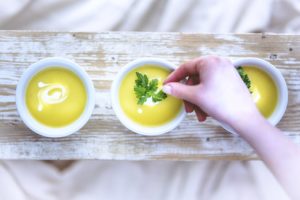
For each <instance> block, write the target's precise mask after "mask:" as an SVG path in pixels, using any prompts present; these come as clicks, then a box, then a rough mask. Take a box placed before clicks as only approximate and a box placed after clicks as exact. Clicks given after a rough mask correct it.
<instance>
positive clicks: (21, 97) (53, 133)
mask: <svg viewBox="0 0 300 200" xmlns="http://www.w3.org/2000/svg"><path fill="white" fill-rule="evenodd" d="M49 67H62V68H65V69H68V70H70V71H72V72H73V73H75V74H76V75H77V76H78V77H79V78H80V79H81V81H82V82H83V84H84V86H85V89H86V92H87V103H86V106H85V109H84V111H83V113H82V114H81V116H80V117H79V118H78V119H77V120H76V121H74V122H73V123H71V124H69V125H66V126H64V127H59V128H53V127H49V126H46V125H44V124H42V123H40V122H38V121H37V120H36V119H34V118H33V117H32V115H31V114H30V112H29V110H28V109H27V106H26V100H25V97H26V89H27V86H28V83H29V81H30V80H31V79H32V77H33V76H34V75H36V74H37V73H38V72H40V71H42V70H44V69H46V68H49ZM16 105H17V110H18V112H19V115H20V117H21V119H22V120H23V122H24V123H25V124H26V126H27V127H28V128H30V129H31V130H32V131H34V132H35V133H37V134H39V135H42V136H46V137H53V138H54V137H64V136H68V135H70V134H72V133H75V132H76V131H78V130H79V129H81V128H82V127H83V126H84V125H85V124H86V123H87V121H88V120H89V118H90V116H91V114H92V111H93V109H94V105H95V89H94V86H93V83H92V81H91V80H90V79H89V76H88V74H87V73H86V72H85V71H84V70H83V69H82V68H81V67H80V66H79V65H78V64H76V63H74V62H72V61H70V60H68V59H64V58H56V57H53V58H46V59H42V60H40V61H38V62H36V63H34V64H32V65H30V66H29V68H28V69H27V70H26V71H25V72H24V73H23V75H22V77H21V79H20V80H19V82H18V85H17V91H16Z"/></svg>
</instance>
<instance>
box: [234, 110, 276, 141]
mask: <svg viewBox="0 0 300 200" xmlns="http://www.w3.org/2000/svg"><path fill="white" fill-rule="evenodd" d="M231 124H232V125H231V126H232V128H233V129H234V130H235V131H236V132H237V133H238V134H239V135H241V136H242V137H247V135H249V134H251V135H253V134H255V133H257V132H259V131H257V129H261V128H262V127H266V126H271V125H270V124H269V122H268V121H267V120H266V119H265V118H264V117H263V116H262V115H261V114H260V113H259V112H253V113H251V114H248V115H244V116H242V117H240V118H238V119H237V120H236V121H235V122H234V123H231Z"/></svg>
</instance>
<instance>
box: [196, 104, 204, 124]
mask: <svg viewBox="0 0 300 200" xmlns="http://www.w3.org/2000/svg"><path fill="white" fill-rule="evenodd" d="M194 110H195V113H196V116H197V119H198V121H199V122H204V121H205V120H206V117H207V114H206V113H205V112H203V111H202V110H201V109H200V108H198V107H195V108H194Z"/></svg>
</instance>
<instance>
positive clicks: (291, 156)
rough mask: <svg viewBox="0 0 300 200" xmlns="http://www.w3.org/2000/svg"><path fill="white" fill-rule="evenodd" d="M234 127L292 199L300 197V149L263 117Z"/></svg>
mask: <svg viewBox="0 0 300 200" xmlns="http://www.w3.org/2000/svg"><path fill="white" fill-rule="evenodd" d="M258 118H259V119H257V120H252V121H250V122H247V123H245V124H246V125H243V124H240V125H237V126H236V127H235V129H236V130H237V132H239V133H240V135H241V136H242V137H243V138H244V139H245V140H246V141H247V142H248V143H249V144H250V145H251V146H252V147H253V148H254V149H255V150H256V153H257V154H258V155H259V156H260V158H261V159H262V160H263V161H264V162H265V163H266V165H267V166H268V167H269V169H270V170H271V171H272V172H273V174H274V175H275V177H276V178H277V179H278V181H279V182H280V183H281V184H282V186H283V187H284V188H285V189H286V191H287V193H288V194H289V195H290V196H291V197H293V199H294V198H295V199H300V192H299V185H300V149H299V147H298V146H297V145H296V144H294V143H293V142H292V141H291V140H289V139H288V138H287V137H285V136H284V135H283V134H282V132H281V131H280V130H279V129H277V128H275V127H273V126H272V125H270V124H269V123H268V122H267V121H266V120H265V119H264V118H262V117H261V118H260V117H258Z"/></svg>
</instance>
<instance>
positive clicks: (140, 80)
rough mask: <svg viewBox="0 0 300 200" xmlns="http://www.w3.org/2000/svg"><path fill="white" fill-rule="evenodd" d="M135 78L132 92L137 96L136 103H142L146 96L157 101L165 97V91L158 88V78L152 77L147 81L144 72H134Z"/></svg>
mask: <svg viewBox="0 0 300 200" xmlns="http://www.w3.org/2000/svg"><path fill="white" fill-rule="evenodd" d="M136 77H137V79H136V80H135V86H134V93H135V96H136V98H137V104H139V105H143V104H144V103H145V102H146V101H147V99H148V98H151V99H152V101H153V102H154V103H155V102H159V101H162V100H164V99H165V98H167V95H166V93H164V92H163V91H162V90H159V91H157V90H158V80H157V79H152V80H150V81H149V79H148V76H147V75H146V74H141V73H139V72H136Z"/></svg>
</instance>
